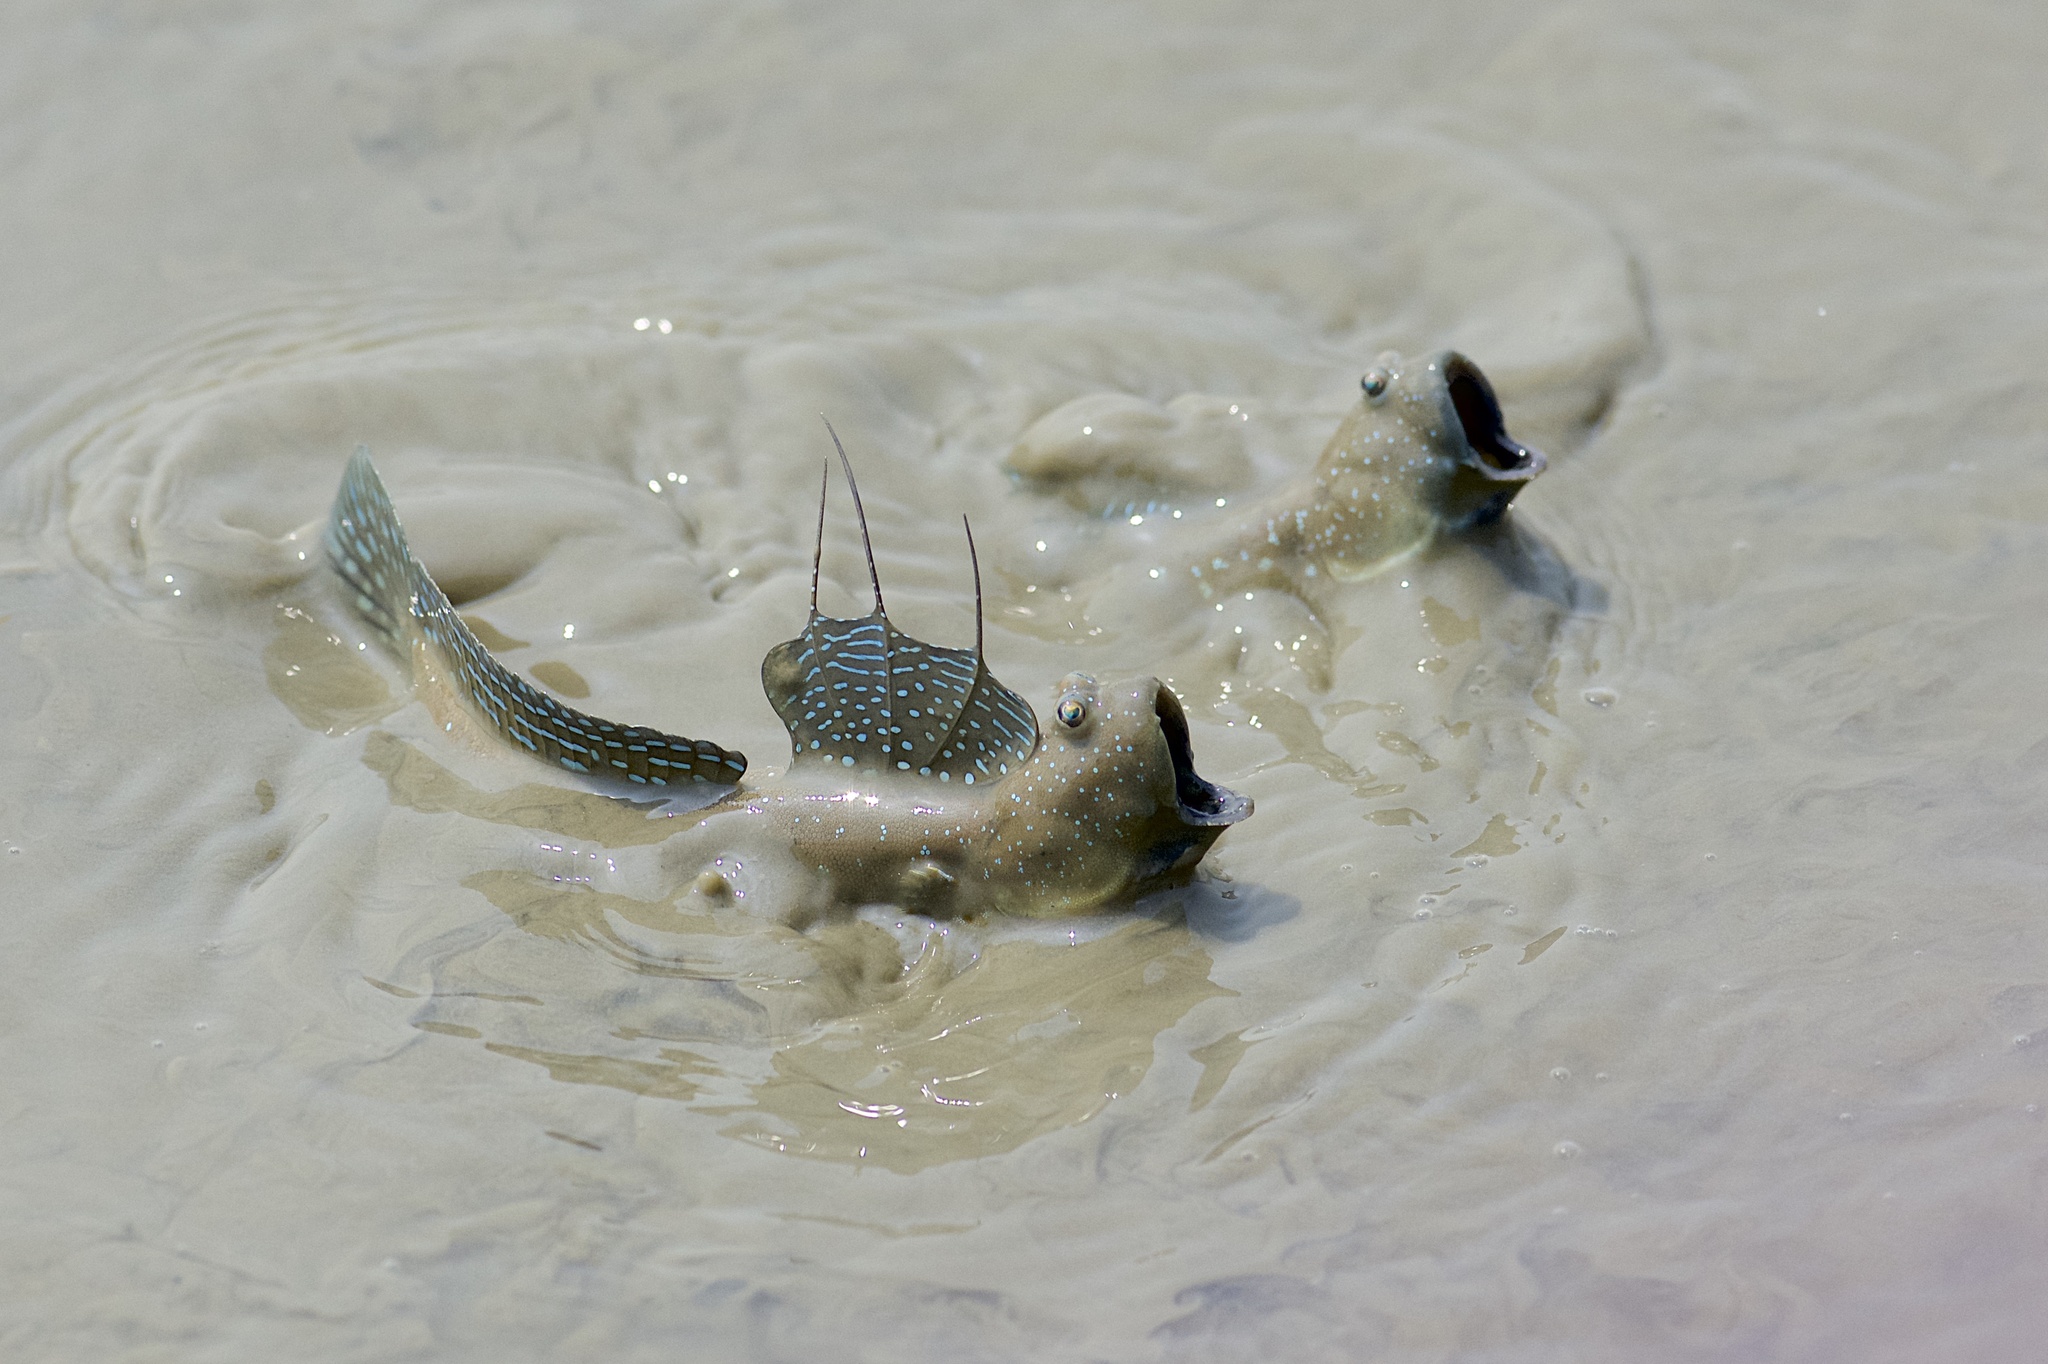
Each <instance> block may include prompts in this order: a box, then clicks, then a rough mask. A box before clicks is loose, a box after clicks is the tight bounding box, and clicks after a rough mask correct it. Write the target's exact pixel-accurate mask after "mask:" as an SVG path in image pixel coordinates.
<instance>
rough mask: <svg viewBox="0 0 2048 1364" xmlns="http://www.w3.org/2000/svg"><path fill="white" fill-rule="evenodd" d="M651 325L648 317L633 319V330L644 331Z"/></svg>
mask: <svg viewBox="0 0 2048 1364" xmlns="http://www.w3.org/2000/svg"><path fill="white" fill-rule="evenodd" d="M653 325H654V324H653V322H652V321H651V320H649V319H648V318H644V317H636V318H634V319H633V330H634V331H636V332H644V331H646V330H647V329H648V328H649V327H651V326H653Z"/></svg>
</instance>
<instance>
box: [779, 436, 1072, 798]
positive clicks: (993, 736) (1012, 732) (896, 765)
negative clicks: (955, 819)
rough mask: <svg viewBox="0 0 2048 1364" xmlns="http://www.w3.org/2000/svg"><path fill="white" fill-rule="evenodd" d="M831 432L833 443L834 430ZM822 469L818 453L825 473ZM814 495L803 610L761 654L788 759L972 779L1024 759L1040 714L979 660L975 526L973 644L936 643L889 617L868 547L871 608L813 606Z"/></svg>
mask: <svg viewBox="0 0 2048 1364" xmlns="http://www.w3.org/2000/svg"><path fill="white" fill-rule="evenodd" d="M828 429H829V426H828ZM832 439H833V443H834V444H835V445H837V444H838V439H839V438H838V436H837V435H836V434H835V435H834V436H833V438H832ZM839 458H840V461H841V465H842V467H844V468H845V470H846V481H847V485H848V486H849V488H852V489H853V496H854V510H855V512H856V514H858V515H859V517H860V523H861V540H862V543H863V545H866V544H867V516H866V514H865V512H862V511H861V507H860V491H859V489H858V488H857V487H854V484H853V469H852V466H851V465H850V464H849V463H847V460H846V451H845V449H844V448H843V447H842V448H841V449H840V450H839ZM830 479H831V467H830V466H829V465H827V466H826V481H827V483H828V484H829V482H830ZM824 499H825V490H824V489H822V488H821V489H820V490H819V494H818V548H817V551H816V557H815V558H814V559H813V561H812V567H811V618H810V620H809V621H808V622H807V623H806V624H805V625H804V631H803V633H802V634H801V635H798V636H797V637H796V638H795V639H793V640H790V641H788V642H787V643H785V644H778V645H776V646H775V647H774V648H773V649H770V650H769V651H768V657H767V658H765V659H764V660H762V663H761V685H762V688H763V690H765V691H766V692H767V693H768V704H770V705H771V706H773V707H775V713H776V714H777V715H780V716H781V717H782V722H783V724H784V726H786V727H787V728H788V730H789V738H790V743H791V745H792V748H793V753H792V755H791V759H790V765H791V767H792V768H793V769H794V768H799V767H814V766H815V767H820V768H824V767H829V768H832V769H835V770H837V771H842V772H845V771H852V772H895V773H898V774H902V775H907V776H913V777H919V778H924V779H928V780H932V781H939V782H948V783H950V782H955V781H957V782H962V783H965V784H967V785H973V784H975V783H976V782H985V781H992V780H994V779H996V778H998V777H1000V776H1002V775H1003V774H1004V773H1006V772H1008V771H1009V770H1010V768H1011V766H1012V765H1014V764H1020V763H1023V762H1026V761H1028V760H1029V759H1030V757H1031V755H1032V753H1033V752H1034V751H1035V750H1036V749H1037V747H1038V719H1037V717H1036V716H1034V715H1033V714H1032V713H1031V707H1030V706H1028V705H1026V704H1025V702H1024V698H1023V697H1021V696H1019V695H1017V693H1015V692H1013V691H1011V690H1010V689H1009V688H1008V687H1006V686H1004V685H1003V684H1002V683H1001V682H998V681H997V680H996V679H995V677H994V675H993V674H991V673H990V672H989V670H988V668H987V666H986V665H985V664H984V663H983V661H982V647H981V646H982V629H981V565H980V562H979V560H978V558H976V556H975V554H974V534H973V531H972V530H971V529H970V530H969V531H968V536H967V548H968V556H969V559H970V560H971V561H973V563H974V648H972V649H945V648H941V647H939V646H938V645H935V644H926V643H925V642H924V641H923V640H919V639H913V638H911V637H910V636H909V635H906V634H904V633H903V632H902V631H900V630H898V629H897V628H896V627H895V626H893V625H891V624H890V623H889V616H888V612H887V611H886V609H885V608H884V607H883V605H882V583H881V576H880V575H879V574H878V573H877V572H876V571H875V557H874V551H873V550H872V549H871V548H870V549H869V550H868V576H869V579H870V581H871V582H872V583H873V584H874V591H875V609H874V610H873V611H870V612H869V613H868V614H867V615H865V616H862V617H860V618H858V619H856V620H838V619H835V618H833V617H831V616H821V615H819V614H818V569H819V565H820V564H821V563H822V562H823V558H824V542H825V511H824Z"/></svg>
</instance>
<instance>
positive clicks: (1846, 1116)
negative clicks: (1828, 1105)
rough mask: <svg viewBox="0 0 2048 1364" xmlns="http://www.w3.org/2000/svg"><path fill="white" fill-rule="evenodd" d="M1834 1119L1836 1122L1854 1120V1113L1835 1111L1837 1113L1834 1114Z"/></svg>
mask: <svg viewBox="0 0 2048 1364" xmlns="http://www.w3.org/2000/svg"><path fill="white" fill-rule="evenodd" d="M1835 1121H1836V1122H1854V1121H1856V1115H1855V1114H1854V1113H1837V1114H1836V1115H1835Z"/></svg>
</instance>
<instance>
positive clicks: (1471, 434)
mask: <svg viewBox="0 0 2048 1364" xmlns="http://www.w3.org/2000/svg"><path fill="white" fill-rule="evenodd" d="M1444 382H1445V383H1446V384H1447V385H1448V386H1449V387H1450V391H1451V406H1452V407H1453V408H1455V409H1456V410H1457V413H1458V425H1459V426H1461V427H1462V428H1464V432H1465V442H1466V444H1468V445H1470V446H1471V447H1472V453H1474V454H1475V455H1477V456H1479V463H1478V464H1477V465H1476V466H1474V467H1476V468H1477V469H1478V471H1479V472H1480V473H1482V474H1484V475H1486V477H1488V478H1492V479H1503V480H1506V479H1512V480H1514V481H1516V482H1526V481H1528V480H1529V479H1532V478H1534V477H1536V475H1538V474H1540V473H1542V472H1543V468H1544V465H1545V464H1547V463H1548V462H1549V461H1547V460H1545V459H1544V458H1543V452H1542V451H1541V450H1532V449H1530V448H1529V447H1528V446H1526V445H1524V444H1522V443H1521V442H1520V441H1518V440H1516V439H1515V438H1514V437H1513V436H1510V435H1509V434H1508V431H1507V423H1506V422H1505V421H1504V420H1503V419H1502V417H1501V415H1500V401H1499V400H1498V399H1496V398H1495V397H1494V396H1493V385H1492V384H1489V383H1488V382H1486V376H1485V375H1484V374H1481V373H1480V372H1479V367H1478V366H1477V365H1475V364H1473V363H1472V362H1471V361H1470V360H1467V359H1466V358H1465V357H1464V356H1462V355H1454V356H1452V357H1451V358H1450V359H1449V360H1448V361H1446V362H1445V364H1444Z"/></svg>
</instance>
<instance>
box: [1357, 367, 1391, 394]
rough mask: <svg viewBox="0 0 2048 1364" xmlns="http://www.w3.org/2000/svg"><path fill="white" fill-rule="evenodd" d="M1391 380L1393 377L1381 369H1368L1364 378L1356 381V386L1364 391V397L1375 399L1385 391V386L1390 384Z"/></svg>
mask: <svg viewBox="0 0 2048 1364" xmlns="http://www.w3.org/2000/svg"><path fill="white" fill-rule="evenodd" d="M1393 379H1394V376H1393V375H1391V374H1389V373H1387V372H1386V371H1385V370H1383V369H1369V370H1367V371H1366V372H1365V377H1364V378H1363V379H1360V380H1359V381H1358V386H1359V387H1360V388H1362V389H1364V390H1365V396H1366V397H1368V398H1377V397H1379V396H1380V395H1381V394H1383V393H1385V392H1386V391H1387V385H1388V384H1390V383H1392V382H1393Z"/></svg>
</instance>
